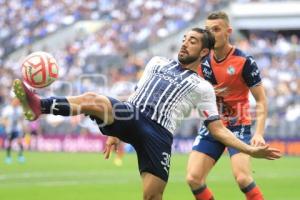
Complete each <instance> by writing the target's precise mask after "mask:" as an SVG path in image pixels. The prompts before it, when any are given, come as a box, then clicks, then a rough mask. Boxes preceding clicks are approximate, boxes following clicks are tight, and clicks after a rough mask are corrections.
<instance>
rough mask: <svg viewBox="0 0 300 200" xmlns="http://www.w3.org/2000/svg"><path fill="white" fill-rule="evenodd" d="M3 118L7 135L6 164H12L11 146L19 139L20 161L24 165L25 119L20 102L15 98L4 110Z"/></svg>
mask: <svg viewBox="0 0 300 200" xmlns="http://www.w3.org/2000/svg"><path fill="white" fill-rule="evenodd" d="M2 117H3V121H4V127H5V132H6V133H7V147H6V158H5V163H6V164H10V163H11V162H12V157H11V146H12V142H13V140H15V139H17V142H18V146H19V153H18V161H19V162H20V163H23V162H25V157H24V155H23V137H24V131H23V130H24V121H23V119H24V117H23V113H22V108H21V106H20V102H19V100H18V99H17V98H13V99H12V101H11V104H10V105H7V106H6V107H4V108H3V111H2Z"/></svg>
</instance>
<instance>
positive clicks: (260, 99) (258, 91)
mask: <svg viewBox="0 0 300 200" xmlns="http://www.w3.org/2000/svg"><path fill="white" fill-rule="evenodd" d="M250 91H251V93H252V95H253V97H254V98H255V100H256V130H255V133H254V135H253V137H252V139H251V145H254V146H259V145H264V144H265V140H264V132H265V122H266V118H267V107H268V106H267V98H266V94H265V90H264V87H263V86H262V84H259V85H257V86H255V87H252V88H250Z"/></svg>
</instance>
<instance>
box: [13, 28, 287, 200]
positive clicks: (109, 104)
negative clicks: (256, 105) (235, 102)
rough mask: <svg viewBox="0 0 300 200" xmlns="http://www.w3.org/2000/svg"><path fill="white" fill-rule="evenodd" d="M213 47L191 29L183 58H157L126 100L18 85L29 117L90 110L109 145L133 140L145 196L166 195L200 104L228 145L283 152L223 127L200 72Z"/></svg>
mask: <svg viewBox="0 0 300 200" xmlns="http://www.w3.org/2000/svg"><path fill="white" fill-rule="evenodd" d="M213 46H214V37H213V36H212V34H211V33H210V32H208V31H206V30H203V29H199V28H194V29H192V30H190V31H188V32H187V34H186V35H185V36H184V39H183V42H182V46H181V49H180V52H179V53H178V60H179V61H175V60H170V59H166V58H163V57H153V58H152V59H151V60H150V61H149V62H148V63H147V65H146V68H145V71H144V74H143V76H142V77H141V79H140V80H139V82H138V84H137V86H136V89H135V92H134V93H133V94H132V95H131V96H130V97H129V99H128V100H127V101H125V102H121V101H119V100H117V99H114V98H111V97H107V96H104V95H100V94H96V93H92V92H88V93H84V94H82V95H79V96H68V97H51V98H43V99H41V98H40V97H38V96H37V95H36V94H34V93H33V92H31V91H30V90H29V89H28V88H27V87H26V86H25V85H24V84H23V83H22V82H21V81H20V80H18V79H16V80H15V81H14V85H13V88H14V91H15V93H16V95H17V97H18V98H19V99H20V101H21V104H22V106H23V109H24V113H25V117H26V118H27V119H29V120H35V119H37V118H38V117H39V116H40V115H41V114H54V115H62V116H69V115H78V114H85V115H89V116H90V117H91V118H92V119H94V120H95V121H96V122H97V124H98V126H99V128H100V130H101V132H102V133H103V134H105V135H108V136H113V137H110V138H109V141H110V142H109V143H108V148H106V149H109V147H111V146H112V145H114V144H116V143H117V142H118V140H119V139H120V140H122V141H124V142H127V143H130V144H131V145H132V146H133V147H134V148H135V150H136V152H137V158H138V167H139V171H140V174H141V178H142V182H143V198H144V199H145V200H150V199H151V200H160V199H162V196H163V192H164V189H165V186H166V183H167V181H168V177H169V167H170V158H171V145H172V140H173V135H172V134H173V133H174V130H175V129H176V127H178V125H179V124H180V121H181V119H182V118H184V117H185V116H187V115H188V114H189V112H190V110H191V109H192V108H194V107H196V108H197V109H198V110H199V113H200V117H201V119H202V120H203V121H204V123H205V125H206V126H207V127H208V129H209V130H210V131H211V132H212V133H213V135H214V136H215V137H216V138H218V139H219V140H221V141H222V142H224V143H225V144H226V145H229V146H234V147H235V148H237V149H239V150H240V151H243V152H245V153H249V154H251V155H252V156H255V157H263V158H267V159H277V158H279V157H280V156H281V155H280V152H279V151H278V150H277V149H273V148H270V147H268V146H267V145H265V146H262V147H252V146H250V145H246V144H245V143H243V142H240V141H239V140H238V139H236V138H235V137H234V136H233V135H232V133H231V132H230V131H229V130H228V129H226V128H225V126H223V124H222V122H221V121H220V118H219V115H218V111H217V106H216V103H215V100H216V99H215V94H214V90H213V87H212V86H211V84H210V83H209V82H207V81H205V80H204V79H203V78H201V77H200V76H199V75H198V74H197V69H198V67H199V64H200V62H201V60H202V58H203V57H205V56H206V55H207V54H208V53H209V50H210V49H211V48H212V47H213ZM107 152H109V151H107Z"/></svg>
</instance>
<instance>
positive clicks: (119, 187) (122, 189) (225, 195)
mask: <svg viewBox="0 0 300 200" xmlns="http://www.w3.org/2000/svg"><path fill="white" fill-rule="evenodd" d="M4 155H5V154H4V152H3V151H2V152H0V156H1V158H2V160H4ZM25 155H26V162H25V163H24V164H19V163H18V162H17V161H16V160H14V161H15V162H13V163H12V164H10V165H7V164H4V162H3V161H2V162H1V163H0V199H1V200H96V199H97V200H106V199H107V200H117V199H124V200H139V199H142V195H141V182H140V177H139V174H138V170H137V164H136V157H135V154H130V155H126V156H125V158H124V163H123V166H121V167H117V166H115V165H114V164H113V162H112V160H104V159H103V157H102V155H101V154H86V153H76V154H75V153H29V152H26V154H25ZM14 156H15V154H14ZM15 157H16V156H15ZM15 157H14V158H15ZM186 161H187V155H174V156H173V158H172V166H171V176H170V181H169V183H168V186H167V189H166V192H165V195H164V199H165V200H188V199H193V197H192V195H191V193H190V191H189V188H188V186H187V185H186V184H185V181H184V176H185V166H186ZM253 171H254V177H255V179H256V182H257V183H258V184H259V185H260V186H261V188H262V190H263V191H264V193H265V197H266V200H299V199H300V158H299V157H284V158H282V159H280V160H278V161H266V160H254V161H253ZM208 180H209V181H208V183H209V187H210V188H211V189H212V190H213V191H214V193H215V197H216V199H217V200H243V199H244V197H243V195H242V194H241V193H240V192H239V190H238V188H237V187H236V185H235V183H234V180H233V178H232V175H231V171H230V165H229V160H228V157H227V156H224V157H222V158H221V160H220V162H219V163H218V165H217V166H216V167H215V168H214V170H213V171H212V173H211V174H210V176H209V179H208Z"/></svg>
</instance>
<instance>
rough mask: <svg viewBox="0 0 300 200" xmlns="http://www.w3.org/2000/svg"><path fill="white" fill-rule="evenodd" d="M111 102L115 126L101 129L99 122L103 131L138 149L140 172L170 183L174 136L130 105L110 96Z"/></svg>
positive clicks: (98, 121) (99, 121)
mask: <svg viewBox="0 0 300 200" xmlns="http://www.w3.org/2000/svg"><path fill="white" fill-rule="evenodd" d="M109 100H110V102H111V104H112V106H113V114H114V123H113V124H111V125H108V126H101V124H102V123H101V120H99V119H97V120H96V121H97V123H98V125H100V126H99V129H100V131H101V132H102V133H103V134H104V135H108V136H114V137H118V138H119V139H121V140H122V141H124V142H126V143H129V144H131V145H132V146H133V147H134V149H135V151H136V152H137V158H138V165H139V170H140V173H142V172H149V173H151V174H153V175H155V176H157V177H159V178H161V179H162V180H164V181H166V182H167V181H168V177H169V168H170V158H171V148H172V142H173V135H172V134H171V133H170V132H169V131H168V130H167V129H165V128H163V127H162V126H161V125H159V124H158V123H156V122H155V121H152V120H151V119H149V118H148V117H146V116H144V115H143V114H142V113H140V112H139V111H138V109H137V108H135V107H134V106H133V105H131V104H130V103H128V102H121V101H119V100H116V99H113V98H110V97H109Z"/></svg>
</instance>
